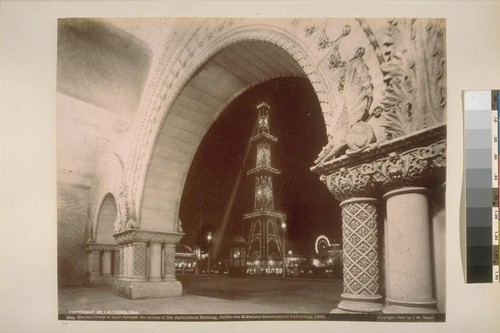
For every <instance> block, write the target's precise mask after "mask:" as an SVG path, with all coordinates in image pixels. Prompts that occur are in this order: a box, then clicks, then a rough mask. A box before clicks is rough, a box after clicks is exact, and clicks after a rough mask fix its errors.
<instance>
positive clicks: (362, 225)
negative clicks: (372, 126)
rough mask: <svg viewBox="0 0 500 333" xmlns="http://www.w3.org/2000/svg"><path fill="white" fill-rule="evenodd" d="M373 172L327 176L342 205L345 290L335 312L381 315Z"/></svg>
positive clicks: (329, 186)
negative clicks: (377, 313) (371, 177)
mask: <svg viewBox="0 0 500 333" xmlns="http://www.w3.org/2000/svg"><path fill="white" fill-rule="evenodd" d="M370 172H371V170H369V169H368V170H352V171H350V170H348V169H346V168H340V170H339V171H337V172H333V173H331V174H330V175H328V176H324V177H323V180H324V181H325V183H326V184H327V187H328V189H329V190H330V192H331V193H332V194H333V195H334V196H335V197H336V198H337V199H338V200H339V201H341V203H340V207H341V208H342V243H343V256H344V260H343V273H344V283H343V284H344V289H343V293H342V295H341V297H342V301H341V302H340V303H339V305H338V309H335V310H333V311H332V312H344V311H348V312H365V313H372V312H380V311H382V307H383V305H382V303H381V301H382V296H381V295H380V294H379V267H378V265H379V259H378V232H377V208H376V204H377V199H375V198H374V197H375V195H374V187H373V184H372V183H371V182H370V181H369V180H370Z"/></svg>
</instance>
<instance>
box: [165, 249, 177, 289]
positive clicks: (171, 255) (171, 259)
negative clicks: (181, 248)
mask: <svg viewBox="0 0 500 333" xmlns="http://www.w3.org/2000/svg"><path fill="white" fill-rule="evenodd" d="M163 248H164V250H163V253H164V254H163V274H164V275H163V280H164V281H173V280H176V278H175V245H174V244H165V246H164V247H163Z"/></svg>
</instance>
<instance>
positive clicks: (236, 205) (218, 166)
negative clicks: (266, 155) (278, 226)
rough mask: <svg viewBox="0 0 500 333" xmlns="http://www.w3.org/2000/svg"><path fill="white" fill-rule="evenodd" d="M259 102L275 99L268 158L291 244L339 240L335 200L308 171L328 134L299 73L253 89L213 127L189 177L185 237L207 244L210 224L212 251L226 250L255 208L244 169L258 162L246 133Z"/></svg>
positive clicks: (304, 248) (304, 250)
mask: <svg viewBox="0 0 500 333" xmlns="http://www.w3.org/2000/svg"><path fill="white" fill-rule="evenodd" d="M261 102H266V103H268V104H269V105H270V106H271V111H270V115H269V118H270V119H269V120H270V133H271V134H272V135H274V136H276V137H277V138H278V142H277V143H276V144H275V145H274V147H273V148H272V159H271V160H272V166H273V167H275V168H277V169H279V170H281V175H278V176H275V178H274V183H273V189H274V205H275V210H276V211H279V212H284V213H285V214H286V215H287V219H288V221H287V250H288V249H292V250H293V252H294V253H297V252H298V253H301V254H304V255H306V256H308V257H310V256H312V255H313V254H314V243H315V240H316V238H317V237H318V236H319V235H326V236H327V237H328V238H329V239H330V242H332V243H333V242H340V240H341V217H340V209H339V208H338V202H337V201H336V200H335V199H334V197H333V196H332V195H331V194H330V193H329V192H328V190H327V188H326V186H325V185H324V184H323V183H322V182H320V180H319V175H317V174H315V173H312V172H311V171H310V170H309V169H310V167H311V166H313V164H314V160H315V158H316V157H317V155H318V153H319V152H320V151H321V148H322V147H323V146H324V145H325V143H326V142H327V138H326V133H325V124H324V120H323V115H322V113H321V109H320V105H319V102H318V99H317V97H316V94H315V92H314V90H313V88H312V86H311V84H310V83H309V81H307V80H306V79H304V78H296V77H292V78H279V79H274V80H271V81H268V82H265V83H263V84H260V85H258V86H256V87H254V88H252V89H250V90H249V91H247V92H246V93H244V94H243V95H242V96H240V97H239V98H237V99H236V100H235V101H234V102H233V103H231V104H230V105H229V107H228V108H227V109H226V110H224V112H222V114H221V115H220V116H219V117H218V119H217V120H216V121H215V122H214V124H213V125H212V126H211V128H210V129H209V131H208V132H207V134H206V135H205V137H204V139H203V141H202V143H201V145H200V147H199V148H198V151H197V153H196V155H195V157H194V160H193V162H192V165H191V168H190V170H189V174H188V177H187V180H186V183H185V187H184V191H183V195H182V199H181V207H180V218H181V221H182V223H183V225H182V227H183V229H184V232H185V236H184V237H183V239H182V240H181V243H183V244H186V245H188V246H190V247H194V246H195V245H198V246H200V247H201V248H202V249H203V250H206V249H207V240H206V236H207V232H208V231H212V232H213V233H214V234H213V243H212V251H213V252H212V257H215V256H216V255H217V254H218V255H219V257H224V256H227V254H226V252H227V245H228V242H229V241H230V239H231V238H232V237H233V236H234V235H236V234H241V233H242V230H243V228H242V223H243V221H244V220H243V214H245V213H249V212H252V210H253V201H254V181H255V180H254V177H253V176H247V175H246V172H247V171H248V170H249V169H251V168H254V167H255V155H256V153H255V149H256V147H255V146H253V145H249V139H250V137H251V136H253V135H254V134H255V131H256V120H257V111H256V106H257V105H258V104H259V103H261ZM245 229H247V228H245ZM243 236H244V237H245V239H247V238H248V235H243Z"/></svg>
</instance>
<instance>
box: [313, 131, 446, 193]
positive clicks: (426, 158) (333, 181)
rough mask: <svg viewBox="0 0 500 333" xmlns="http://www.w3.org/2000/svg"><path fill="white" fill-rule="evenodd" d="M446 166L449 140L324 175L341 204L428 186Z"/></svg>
mask: <svg viewBox="0 0 500 333" xmlns="http://www.w3.org/2000/svg"><path fill="white" fill-rule="evenodd" d="M445 167H446V141H445V140H441V141H438V142H435V143H433V144H431V145H429V146H426V147H418V148H414V149H411V150H408V151H405V152H401V153H397V152H390V153H388V154H387V155H385V156H383V157H380V158H378V159H376V160H374V161H373V162H371V163H362V164H358V165H354V166H350V167H342V168H340V169H339V170H338V171H335V172H333V173H331V174H329V175H322V176H321V178H320V179H321V180H322V181H323V182H325V184H326V185H327V187H328V190H329V191H330V192H331V193H332V194H333V195H334V196H335V198H336V199H338V200H339V201H343V200H345V199H348V198H352V197H373V196H375V195H376V194H377V193H385V192H387V191H390V190H392V189H396V188H401V187H405V186H415V185H420V186H426V185H427V183H428V181H429V180H430V176H431V175H432V173H433V172H434V171H436V170H440V169H443V168H445Z"/></svg>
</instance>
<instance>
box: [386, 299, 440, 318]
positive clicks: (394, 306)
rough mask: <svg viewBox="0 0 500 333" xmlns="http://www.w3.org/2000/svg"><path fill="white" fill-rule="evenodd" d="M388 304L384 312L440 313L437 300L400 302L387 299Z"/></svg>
mask: <svg viewBox="0 0 500 333" xmlns="http://www.w3.org/2000/svg"><path fill="white" fill-rule="evenodd" d="M386 301H387V304H386V305H385V307H384V310H383V311H382V312H383V313H422V314H432V313H439V311H438V310H437V309H436V303H437V302H436V301H429V302H411V303H410V302H408V303H405V302H398V301H393V300H389V299H386Z"/></svg>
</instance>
